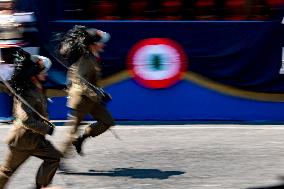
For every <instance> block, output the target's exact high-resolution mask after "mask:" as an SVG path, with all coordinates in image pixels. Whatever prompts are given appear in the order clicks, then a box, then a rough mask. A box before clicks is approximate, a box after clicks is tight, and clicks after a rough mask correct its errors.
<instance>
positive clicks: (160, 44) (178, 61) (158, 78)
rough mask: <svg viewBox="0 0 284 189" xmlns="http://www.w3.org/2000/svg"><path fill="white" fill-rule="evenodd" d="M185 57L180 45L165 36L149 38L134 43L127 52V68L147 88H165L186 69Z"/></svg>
mask: <svg viewBox="0 0 284 189" xmlns="http://www.w3.org/2000/svg"><path fill="white" fill-rule="evenodd" d="M186 64H187V58H186V54H185V52H184V50H183V49H182V47H181V46H180V45H179V44H178V43H176V42H175V41H173V40H170V39H167V38H149V39H144V40H142V41H139V42H138V43H136V44H135V45H134V46H133V47H132V48H131V49H130V52H129V54H128V70H129V71H130V73H131V75H132V76H133V78H134V79H135V80H136V81H137V82H138V83H139V84H141V85H142V86H144V87H147V88H154V89H159V88H167V87H169V86H171V85H174V84H175V83H177V82H178V81H179V80H180V79H181V76H182V74H183V73H184V72H185V71H186Z"/></svg>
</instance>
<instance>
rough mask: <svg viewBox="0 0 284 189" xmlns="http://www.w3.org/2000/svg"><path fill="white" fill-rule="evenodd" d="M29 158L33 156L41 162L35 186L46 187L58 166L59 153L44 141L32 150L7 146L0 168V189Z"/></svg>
mask: <svg viewBox="0 0 284 189" xmlns="http://www.w3.org/2000/svg"><path fill="white" fill-rule="evenodd" d="M30 156H35V157H38V158H40V159H42V160H43V163H42V164H41V166H40V167H39V169H38V172H37V175H36V184H38V185H39V186H47V185H48V184H49V183H50V182H51V180H52V178H53V176H54V174H55V172H56V170H57V168H58V166H59V161H60V157H61V153H60V152H59V151H58V150H57V149H55V148H54V146H53V145H52V144H51V143H50V142H49V141H48V140H46V139H44V140H43V141H40V142H39V145H38V146H37V147H36V148H35V149H33V150H23V149H17V148H15V147H12V146H9V148H8V152H7V154H6V157H5V160H4V162H3V164H2V166H1V167H0V189H3V188H4V187H5V185H6V183H7V182H8V181H9V178H10V177H11V176H12V175H13V173H14V172H15V171H16V170H17V168H18V167H19V166H20V165H22V164H23V163H24V162H25V161H26V160H27V159H28V158H29V157H30Z"/></svg>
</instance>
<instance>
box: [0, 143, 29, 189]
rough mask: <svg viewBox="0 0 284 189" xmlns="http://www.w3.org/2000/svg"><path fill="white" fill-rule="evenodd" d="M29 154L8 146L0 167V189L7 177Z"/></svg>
mask: <svg viewBox="0 0 284 189" xmlns="http://www.w3.org/2000/svg"><path fill="white" fill-rule="evenodd" d="M29 156H30V152H28V151H23V150H17V149H15V148H13V147H9V148H8V152H7V154H6V157H5V160H4V162H3V164H2V165H1V167H0V189H3V188H4V187H5V185H6V183H7V182H8V180H9V178H10V177H11V176H12V175H13V173H14V172H15V171H16V170H17V168H18V167H19V166H20V165H21V164H22V163H23V162H24V161H26V160H27V158H28V157H29Z"/></svg>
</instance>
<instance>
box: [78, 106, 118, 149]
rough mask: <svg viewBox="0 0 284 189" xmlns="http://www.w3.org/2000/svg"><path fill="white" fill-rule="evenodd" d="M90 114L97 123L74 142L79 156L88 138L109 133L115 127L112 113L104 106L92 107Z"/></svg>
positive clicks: (87, 128) (86, 129)
mask: <svg viewBox="0 0 284 189" xmlns="http://www.w3.org/2000/svg"><path fill="white" fill-rule="evenodd" d="M90 114H91V115H92V116H93V117H94V118H95V119H96V120H97V122H96V123H93V124H91V125H89V126H88V127H86V128H85V130H84V133H83V134H82V135H80V136H79V137H78V138H77V140H76V141H74V142H73V144H74V146H75V147H76V150H77V152H78V153H79V154H81V150H82V149H81V147H82V144H83V142H84V140H85V139H86V138H88V137H96V136H98V135H100V134H102V133H104V132H105V131H107V130H108V129H109V128H110V127H111V126H114V125H115V122H114V119H113V117H112V115H111V113H110V112H109V111H108V110H107V108H106V107H105V106H104V105H102V104H95V105H94V106H93V107H92V109H91V111H90Z"/></svg>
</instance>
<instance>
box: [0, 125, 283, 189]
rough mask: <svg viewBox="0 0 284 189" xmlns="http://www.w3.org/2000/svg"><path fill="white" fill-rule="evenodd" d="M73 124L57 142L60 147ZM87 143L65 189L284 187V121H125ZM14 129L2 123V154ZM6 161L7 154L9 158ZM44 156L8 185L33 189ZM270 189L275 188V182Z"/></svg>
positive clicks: (62, 181)
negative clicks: (283, 123) (169, 123)
mask: <svg viewBox="0 0 284 189" xmlns="http://www.w3.org/2000/svg"><path fill="white" fill-rule="evenodd" d="M66 129H67V128H66V127H58V128H57V130H56V133H55V135H54V136H53V137H51V138H50V139H51V140H52V141H53V142H54V144H55V145H56V146H59V144H60V143H61V142H62V141H63V139H64V135H65V134H64V131H66ZM114 130H115V132H116V133H117V134H118V135H119V136H120V137H121V139H122V141H120V140H117V139H116V138H115V137H114V136H113V135H112V133H111V132H107V133H105V134H104V135H102V136H100V137H98V138H96V139H90V140H88V141H87V143H86V145H85V146H84V147H85V148H84V150H85V153H86V155H85V156H84V157H80V156H78V155H76V154H74V157H73V158H72V159H69V160H67V163H68V164H69V165H70V167H71V168H72V169H74V171H73V172H71V173H70V174H59V173H58V174H56V175H55V178H54V185H59V186H62V187H63V188H64V189H67V188H68V189H69V188H74V189H83V188H84V189H85V188H90V189H114V188H119V189H133V188H135V189H144V188H147V189H161V188H162V189H209V188H210V189H239V188H240V189H241V188H242V189H248V188H258V187H259V188H260V187H266V186H273V185H279V184H281V183H282V182H281V179H279V177H281V176H284V160H283V158H284V126H281V125H273V126H270V125H254V126H252V125H193V126H189V125H188V126H157V125H155V126H117V127H116V128H115V129H114ZM7 132H8V127H7V126H0V138H1V139H2V141H1V143H0V152H1V154H4V151H5V149H6V145H5V144H4V143H3V140H4V138H5V136H6V133H7ZM0 160H1V161H2V160H3V155H2V156H1V159H0ZM39 164H40V161H39V160H37V159H35V158H31V159H29V160H28V161H27V162H26V163H25V164H24V165H23V166H22V167H21V168H20V169H19V170H18V172H17V173H16V174H15V176H14V177H13V178H12V179H11V182H10V185H9V187H8V189H27V188H29V187H30V186H31V183H33V181H34V175H35V172H36V169H37V167H38V166H39ZM267 188H268V187H267Z"/></svg>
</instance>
